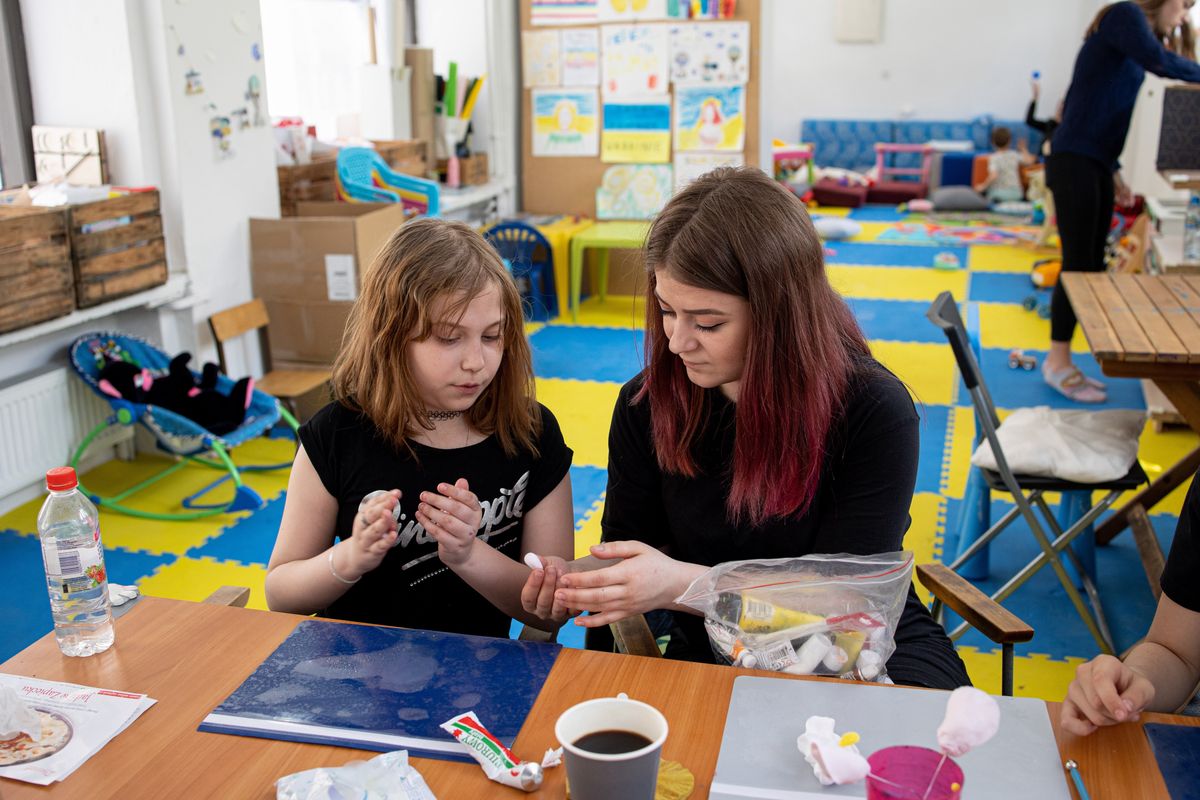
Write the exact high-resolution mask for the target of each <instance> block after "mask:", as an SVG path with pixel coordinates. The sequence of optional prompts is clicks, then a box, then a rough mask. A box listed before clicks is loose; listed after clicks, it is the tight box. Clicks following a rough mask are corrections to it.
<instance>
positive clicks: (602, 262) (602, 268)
mask: <svg viewBox="0 0 1200 800" xmlns="http://www.w3.org/2000/svg"><path fill="white" fill-rule="evenodd" d="M597 256H598V258H597V260H596V267H597V269H596V282H597V284H599V285H598V286H596V294H597V295H599V297H600V302H602V303H603V302H604V301H605V300H606V299H607V298H608V248H607V247H605V248H603V249H602V250H601V251H600V252H599V253H598V254H597Z"/></svg>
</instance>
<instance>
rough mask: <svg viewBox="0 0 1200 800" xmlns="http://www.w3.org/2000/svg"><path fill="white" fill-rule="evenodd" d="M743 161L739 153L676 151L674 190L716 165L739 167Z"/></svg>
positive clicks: (744, 161) (744, 160)
mask: <svg viewBox="0 0 1200 800" xmlns="http://www.w3.org/2000/svg"><path fill="white" fill-rule="evenodd" d="M745 163H746V159H745V157H744V156H743V154H741V153H676V154H675V191H677V192H678V191H679V190H680V189H682V188H683V187H685V186H687V185H688V184H689V183H691V182H692V181H694V180H696V178H699V177H700V176H701V175H703V174H704V173H706V172H711V171H712V170H714V169H716V168H717V167H740V166H742V165H743V164H745Z"/></svg>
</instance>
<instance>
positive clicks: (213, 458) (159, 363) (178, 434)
mask: <svg viewBox="0 0 1200 800" xmlns="http://www.w3.org/2000/svg"><path fill="white" fill-rule="evenodd" d="M106 354H108V356H115V357H124V358H125V360H128V361H131V362H133V363H135V364H137V365H139V366H141V367H143V368H144V369H147V370H149V371H150V373H151V374H152V375H155V374H165V373H166V371H167V369H168V367H169V366H170V363H171V357H170V356H169V355H167V354H166V353H164V352H163V351H162V350H160V349H158V348H157V347H155V346H154V345H152V344H151V343H150V342H147V341H145V340H144V339H140V338H138V337H136V336H131V335H129V334H125V333H117V332H114V331H96V332H93V333H86V334H84V335H82V336H80V337H79V338H77V339H76V340H75V341H74V342H72V343H71V348H70V356H71V366H72V367H73V368H74V370H75V373H76V374H77V375H78V376H79V377H80V379H81V380H83V381H84V383H86V384H87V385H88V386H89V387H90V388H91V390H92V391H93V392H95V393H96V394H97V395H98V396H99V397H101V398H103V399H104V400H105V401H106V402H107V403H108V404H109V406H111V408H112V411H113V413H112V415H111V416H110V417H108V418H107V419H105V420H104V421H103V422H101V423H99V424H98V425H97V426H96V427H95V428H93V429H92V430H91V431H90V432H89V433H88V434H87V436H85V437H84V439H83V442H82V443H80V445H79V447H78V448H76V450H75V453H74V455H72V457H71V466H72V467H75V468H76V471H78V467H79V462H80V461H81V460H82V459H83V456H84V454H85V453H86V452H87V449H88V446H89V445H90V444H91V443H92V442H93V441H94V440H95V438H96V437H97V436H99V435H100V434H101V433H103V432H104V431H105V430H107V429H108V428H111V427H115V426H117V425H124V426H127V427H128V426H130V425H134V424H139V425H141V426H142V427H143V428H145V429H146V430H148V431H149V432H150V433H151V434H152V435H153V436H154V440H155V443H156V444H157V446H158V448H159V449H160V450H162V451H164V452H166V453H169V454H171V455H173V456H178V458H177V459H176V460H175V461H174V463H172V464H171V465H170V466H168V467H167V468H166V469H164V470H162V471H160V472H159V473H157V474H155V475H153V476H151V477H150V478H148V479H146V480H144V481H142V482H141V483H139V484H137V485H136V486H133V487H132V488H129V489H126V490H125V491H123V492H121V493H120V494H117V495H114V496H112V497H103V496H100V495H98V494H96V493H95V492H91V491H88V490H87V488H86V487H85V486H84V485H83V481H82V480H81V481H80V483H79V488H80V489H81V490H83V491H84V492H85V493H86V494H87V495H88V497H89V498H90V499H91V500H92V502H93V503H95V504H96V506H97V507H99V508H104V509H108V510H111V511H117V512H119V513H122V514H127V515H129V516H134V517H142V518H145V519H158V520H185V519H197V518H199V517H207V516H212V515H215V514H223V513H230V512H235V511H251V510H254V509H257V508H261V507H262V505H263V501H262V498H261V497H259V495H258V493H257V492H255V491H254V490H253V489H251V488H250V487H249V486H246V485H245V484H243V483H242V478H241V473H242V472H261V471H268V470H276V469H284V468H287V467H289V466H291V462H286V463H282V464H266V465H250V466H242V467H238V466H237V465H236V464H234V462H233V458H232V457H231V455H230V451H232V450H233V449H234V448H235V447H237V446H238V445H240V444H242V443H244V442H247V441H249V440H251V439H256V438H258V437H259V436H262V435H264V434H266V433H267V432H268V431H270V430H271V428H273V427H274V426H275V424H276V423H278V422H279V420H280V419H283V420H284V421H285V422H287V424H288V426H289V427H290V428H291V429H292V432H293V433H295V431H296V430H297V429H298V428H299V424H298V423H297V422H296V419H295V417H293V416H292V415H291V414H290V413H288V411H287V410H286V409H283V408H281V407H280V405H279V401H278V400H276V399H275V398H274V397H272V396H271V395H269V394H266V393H264V392H261V391H259V390H257V389H255V390H254V391H253V392H252V393H251V398H250V405H249V407H248V408H247V409H246V418H245V419H244V420H243V421H242V424H241V425H239V426H238V427H237V428H236V429H234V430H233V431H230V432H229V433H225V434H221V435H217V434H214V433H212V432H211V431H209V430H207V429H206V428H204V427H203V426H202V425H200V424H198V423H196V422H193V421H192V420H190V419H188V418H187V417H184V416H181V415H180V414H177V413H175V412H174V411H170V410H168V409H165V408H160V407H159V406H155V405H151V404H148V403H146V404H143V403H134V402H131V401H128V400H123V399H121V398H117V397H112V396H111V395H108V394H105V393H104V392H103V391H101V389H100V386H99V374H100V371H101V369H102V368H103V365H104V363H105V357H106ZM193 375H195V377H196V379H197V380H199V377H200V376H199V374H198V373H195V372H193ZM233 385H234V381H233V380H231V379H230V378H229V377H227V376H225V375H218V376H217V386H216V388H217V391H219V392H222V393H226V394H228V393H229V391H230V390H231V389H232V388H233ZM189 463H190V464H200V465H202V466H205V467H209V468H212V469H218V470H222V471H224V472H226V475H224V476H223V477H221V478H219V479H218V480H216V481H214V482H213V483H211V484H209V485H208V486H205V487H204V488H203V489H201V490H200V491H198V492H195V493H194V494H191V495H189V496H187V497H185V498H184V499H183V501H182V505H183V507H184V508H185V509H187V510H186V511H183V512H165V513H164V512H155V511H146V510H143V509H138V508H134V507H132V506H127V505H125V504H124V501H125V500H126V498H128V497H129V496H131V495H133V494H135V493H137V492H139V491H141V490H142V489H145V488H146V487H148V486H150V485H151V484H153V483H156V482H157V481H159V480H162V479H163V478H165V477H167V476H168V475H170V474H172V473H174V472H176V471H178V470H179V469H182V468H183V467H184V466H186V465H187V464H189ZM228 480H232V481H233V485H234V491H233V496H232V497H231V498H230V499H229V500H227V501H225V502H217V503H203V502H200V498H202V497H204V496H205V495H207V494H208V493H209V492H211V491H212V490H213V489H215V488H216V487H217V486H220V485H221V484H222V483H224V482H225V481H228Z"/></svg>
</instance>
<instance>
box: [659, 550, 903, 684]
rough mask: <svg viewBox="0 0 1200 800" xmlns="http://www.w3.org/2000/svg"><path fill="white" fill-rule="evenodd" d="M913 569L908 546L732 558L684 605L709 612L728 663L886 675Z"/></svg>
mask: <svg viewBox="0 0 1200 800" xmlns="http://www.w3.org/2000/svg"><path fill="white" fill-rule="evenodd" d="M912 569H913V556H912V553H910V552H908V551H904V552H899V553H877V554H875V555H866V556H856V555H848V554H845V553H842V554H837V555H822V554H813V555H807V556H801V557H798V558H775V559H767V560H759V561H729V562H726V563H724V564H719V565H717V566H715V567H713V568H712V569H710V570H709V571H708V572H706V573H704V574H703V575H701V576H700V577H699V578H697V579H696V580H694V581H693V582H692V585H691V586H689V587H688V589H687V591H686V592H684V593H683V595H682V596H680V597H679V598H678V599H677V600H676V601H675V602H677V603H681V604H683V605H686V606H689V607H690V608H694V609H696V610H697V611H700V612H701V613H703V614H704V627H705V629H706V630H707V631H708V638H709V642H710V644H711V645H712V649H713V653H714V654H715V655H716V657H717V659H718V660H719V661H721V662H724V663H726V664H733V665H734V666H740V667H748V668H751V669H764V670H771V671H773V672H788V673H791V674H793V675H834V676H839V677H843V678H848V679H851V680H864V681H884V680H886V679H887V676H886V673H885V671H884V664H886V663H887V660H888V658H889V657H890V656H891V655H892V653H893V652H894V651H895V649H896V642H895V634H896V626H897V624H899V621H900V612H901V611H902V610H903V609H904V601H905V598H906V597H907V595H908V587H909V585H910V584H911V583H912Z"/></svg>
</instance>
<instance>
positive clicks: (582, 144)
mask: <svg viewBox="0 0 1200 800" xmlns="http://www.w3.org/2000/svg"><path fill="white" fill-rule="evenodd" d="M598 106H599V100H598V95H597V92H596V90H595V89H534V90H533V154H534V155H535V156H595V155H598V154H599V151H600V125H599V113H598V112H599V108H598Z"/></svg>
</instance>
